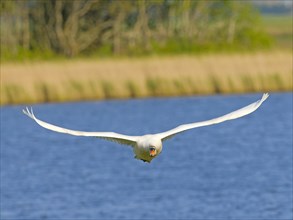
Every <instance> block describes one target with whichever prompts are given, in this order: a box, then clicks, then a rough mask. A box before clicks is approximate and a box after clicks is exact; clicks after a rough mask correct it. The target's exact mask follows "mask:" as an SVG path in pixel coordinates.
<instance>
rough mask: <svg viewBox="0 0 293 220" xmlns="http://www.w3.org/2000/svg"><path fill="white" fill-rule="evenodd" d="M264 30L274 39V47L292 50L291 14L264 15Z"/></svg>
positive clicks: (292, 29)
mask: <svg viewBox="0 0 293 220" xmlns="http://www.w3.org/2000/svg"><path fill="white" fill-rule="evenodd" d="M262 21H263V25H264V28H265V30H266V32H267V33H268V34H269V35H270V36H271V37H272V38H273V39H274V44H275V47H278V48H282V49H287V50H292V46H293V44H292V37H293V35H292V34H293V33H292V31H293V28H292V27H293V23H292V15H264V16H262Z"/></svg>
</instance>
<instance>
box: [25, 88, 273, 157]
mask: <svg viewBox="0 0 293 220" xmlns="http://www.w3.org/2000/svg"><path fill="white" fill-rule="evenodd" d="M268 96H269V95H268V94H267V93H265V94H263V96H262V98H261V99H260V100H258V101H256V102H254V103H252V104H250V105H247V106H245V107H243V108H240V109H238V110H236V111H233V112H231V113H228V114H226V115H223V116H221V117H217V118H214V119H210V120H207V121H201V122H195V123H190V124H183V125H180V126H178V127H176V128H173V129H171V130H168V131H165V132H162V133H157V134H147V135H143V136H128V135H123V134H118V133H114V132H86V131H76V130H70V129H67V128H62V127H59V126H56V125H53V124H49V123H47V122H45V121H42V120H40V119H38V118H37V117H36V116H35V115H34V113H33V110H32V109H31V110H29V109H28V108H26V109H25V110H23V113H24V114H26V115H27V116H29V117H30V118H31V119H33V120H34V121H35V122H36V123H37V124H39V125H40V126H42V127H44V128H46V129H49V130H52V131H56V132H60V133H66V134H70V135H75V136H87V137H97V138H102V139H106V140H109V141H114V142H117V143H119V144H125V145H129V146H131V147H132V148H133V152H134V154H135V158H136V159H139V160H143V161H144V162H151V161H152V159H154V158H155V157H157V156H158V155H159V154H160V153H161V152H162V147H163V144H162V143H163V141H165V140H167V139H169V138H171V137H173V136H174V135H176V134H178V133H181V132H184V131H186V130H190V129H193V128H197V127H203V126H208V125H212V124H218V123H221V122H224V121H228V120H232V119H236V118H240V117H243V116H245V115H248V114H250V113H252V112H254V111H255V110H256V109H258V108H259V106H260V105H261V104H262V103H263V102H264V101H265V100H266V99H267V98H268Z"/></svg>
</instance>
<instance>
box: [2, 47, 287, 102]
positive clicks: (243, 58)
mask: <svg viewBox="0 0 293 220" xmlns="http://www.w3.org/2000/svg"><path fill="white" fill-rule="evenodd" d="M263 91H266V92H269V91H292V53H291V52H284V51H283V52H259V53H252V54H216V55H215V54H210V55H200V56H191V55H185V56H183V55H182V56H170V57H148V58H135V59H134V58H132V59H126V58H120V59H117V58H116V59H100V60H99V59H97V60H94V59H90V60H89V59H87V60H67V61H50V62H49V61H46V62H45V61H44V62H29V63H4V64H1V105H7V104H24V103H40V102H62V101H78V100H98V99H114V98H138V97H158V96H182V95H198V94H200V95H202V94H214V93H245V92H263Z"/></svg>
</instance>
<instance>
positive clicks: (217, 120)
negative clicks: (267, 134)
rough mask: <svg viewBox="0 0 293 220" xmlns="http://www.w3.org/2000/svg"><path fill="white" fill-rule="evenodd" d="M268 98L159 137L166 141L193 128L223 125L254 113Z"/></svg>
mask: <svg viewBox="0 0 293 220" xmlns="http://www.w3.org/2000/svg"><path fill="white" fill-rule="evenodd" d="M268 96H269V94H267V93H265V94H263V96H262V98H261V99H260V100H258V101H256V102H254V103H252V104H250V105H248V106H245V107H243V108H241V109H238V110H236V111H234V112H231V113H229V114H226V115H223V116H221V117H218V118H214V119H211V120H207V121H202V122H196V123H191V124H183V125H180V126H178V127H176V128H173V129H171V130H169V131H166V132H162V133H159V134H157V135H158V136H159V137H160V138H161V139H162V141H164V140H166V139H169V138H171V137H173V136H174V135H175V134H178V133H181V132H183V131H186V130H189V129H192V128H197V127H202V126H207V125H212V124H218V123H221V122H224V121H228V120H232V119H236V118H240V117H243V116H245V115H248V114H250V113H252V112H254V111H255V110H256V109H258V107H259V106H260V105H261V104H262V103H263V102H264V101H265V100H266V99H267V98H268Z"/></svg>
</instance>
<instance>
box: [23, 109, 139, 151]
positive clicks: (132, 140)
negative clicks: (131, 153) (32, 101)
mask: <svg viewBox="0 0 293 220" xmlns="http://www.w3.org/2000/svg"><path fill="white" fill-rule="evenodd" d="M23 113H24V114H26V115H27V116H29V117H30V118H31V119H33V120H34V121H35V122H37V123H38V124H39V125H40V126H42V127H44V128H47V129H49V130H52V131H56V132H60V133H65V134H71V135H75V136H87V137H97V138H102V139H106V140H109V141H114V142H116V143H119V144H126V145H130V146H134V145H135V144H136V141H137V136H127V135H123V134H117V133H114V132H86V131H76V130H70V129H66V128H62V127H58V126H56V125H52V124H49V123H47V122H44V121H42V120H40V119H38V118H36V116H35V115H34V113H33V110H32V109H31V111H30V110H29V109H28V108H26V110H23Z"/></svg>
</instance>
